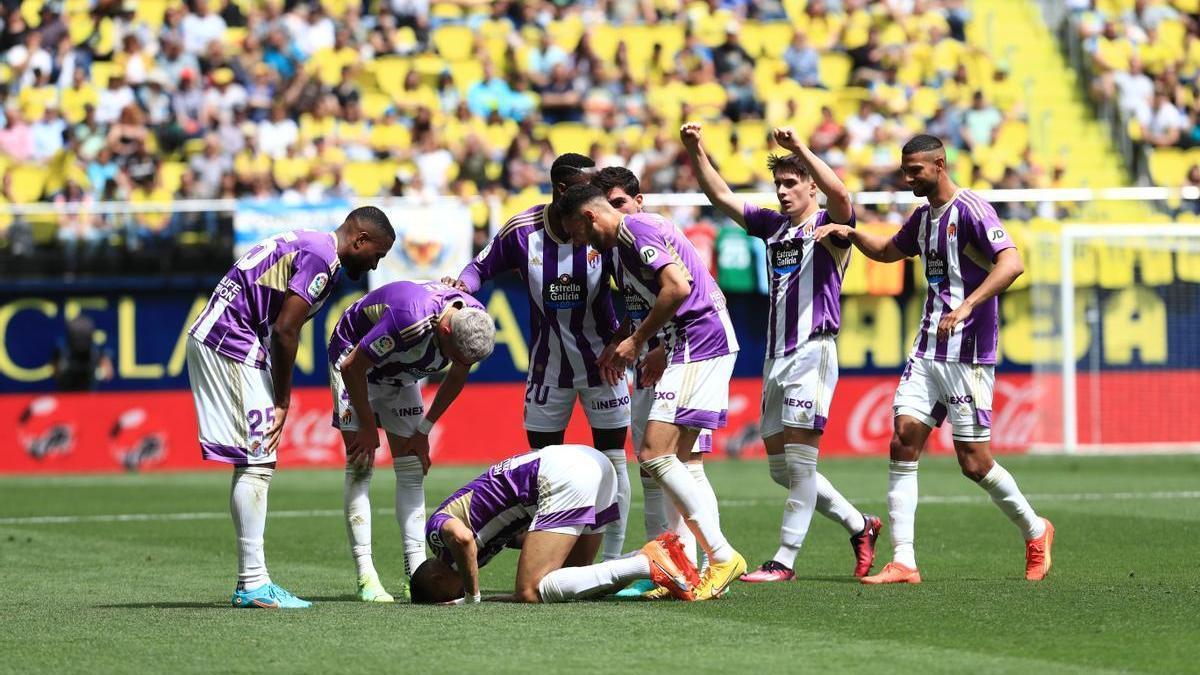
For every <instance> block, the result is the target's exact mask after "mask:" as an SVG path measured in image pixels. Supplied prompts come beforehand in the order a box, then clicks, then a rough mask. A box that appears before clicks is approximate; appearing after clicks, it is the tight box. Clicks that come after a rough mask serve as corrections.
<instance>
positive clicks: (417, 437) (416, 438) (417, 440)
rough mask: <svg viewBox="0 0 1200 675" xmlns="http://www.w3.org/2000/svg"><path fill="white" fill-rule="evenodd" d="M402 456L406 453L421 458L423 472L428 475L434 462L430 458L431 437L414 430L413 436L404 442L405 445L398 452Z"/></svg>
mask: <svg viewBox="0 0 1200 675" xmlns="http://www.w3.org/2000/svg"><path fill="white" fill-rule="evenodd" d="M398 454H399V455H400V456H401V457H403V456H405V455H413V456H415V457H416V458H417V459H419V460H421V473H422V474H424V475H426V476H428V475H429V467H431V466H433V462H432V461H431V460H430V459H429V437H428V436H426V435H425V434H423V433H421V432H419V431H414V432H413V435H412V436H409V437H408V440H407V441H405V442H404V447H402V448H400V452H399V453H398Z"/></svg>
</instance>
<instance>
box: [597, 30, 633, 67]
mask: <svg viewBox="0 0 1200 675" xmlns="http://www.w3.org/2000/svg"><path fill="white" fill-rule="evenodd" d="M624 29H625V27H624V26H613V25H611V24H601V25H599V26H596V27H595V28H594V29H592V34H591V46H592V52H593V53H594V54H595V55H596V58H598V59H600V60H601V61H603V62H605V63H611V62H612V60H613V58H614V57H615V56H616V53H617V44H618V43H620V42H621V40H622V31H623V30H624Z"/></svg>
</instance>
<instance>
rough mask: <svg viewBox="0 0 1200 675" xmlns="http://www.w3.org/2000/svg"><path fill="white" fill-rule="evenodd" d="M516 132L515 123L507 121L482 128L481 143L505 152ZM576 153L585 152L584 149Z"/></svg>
mask: <svg viewBox="0 0 1200 675" xmlns="http://www.w3.org/2000/svg"><path fill="white" fill-rule="evenodd" d="M517 131H518V127H517V123H516V122H513V121H512V120H508V121H506V122H504V123H503V124H489V125H487V126H486V127H484V128H483V133H482V134H481V135H482V136H483V142H484V143H485V144H486V145H487V146H488V147H490V148H496V149H498V150H507V149H508V146H510V145H512V142H513V138H515V137H516V135H517ZM578 152H587V150H586V148H585V149H584V150H580V151H578Z"/></svg>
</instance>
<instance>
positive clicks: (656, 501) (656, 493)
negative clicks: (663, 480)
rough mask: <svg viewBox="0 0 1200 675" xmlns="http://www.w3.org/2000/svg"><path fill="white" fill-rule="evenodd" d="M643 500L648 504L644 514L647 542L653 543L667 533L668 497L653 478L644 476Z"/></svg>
mask: <svg viewBox="0 0 1200 675" xmlns="http://www.w3.org/2000/svg"><path fill="white" fill-rule="evenodd" d="M639 473H640V472H639ZM642 498H643V499H644V500H645V502H646V504H645V509H644V511H643V513H642V518H643V519H644V520H645V523H646V541H651V540H653V539H656V538H658V535H660V534H662V533H663V532H666V531H667V504H666V502H667V499H666V495H664V494H663V491H662V486H660V485H659V484H658V481H656V480H654V477H653V476H646V475H644V474H643V475H642Z"/></svg>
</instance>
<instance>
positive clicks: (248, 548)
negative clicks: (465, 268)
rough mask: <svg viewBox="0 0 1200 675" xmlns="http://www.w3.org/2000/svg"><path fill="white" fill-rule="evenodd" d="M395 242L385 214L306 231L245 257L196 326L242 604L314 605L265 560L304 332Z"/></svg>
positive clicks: (195, 371)
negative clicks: (347, 282)
mask: <svg viewBox="0 0 1200 675" xmlns="http://www.w3.org/2000/svg"><path fill="white" fill-rule="evenodd" d="M395 240H396V233H395V231H394V230H392V224H391V223H390V222H388V219H387V216H386V215H384V213H383V211H380V210H379V209H377V208H375V207H373V206H364V207H362V208H358V209H355V210H353V211H351V212H350V215H348V216H347V217H346V220H345V221H344V222H343V223H342V224H341V226H339V227H338V229H337V230H336V231H335V232H312V231H306V230H298V231H295V232H284V233H283V234H280V235H278V236H275V237H272V238H270V239H267V240H265V241H263V242H261V243H259V244H258V245H256V246H255V247H254V248H252V249H250V250H249V251H248V252H247V253H246V254H245V255H243V256H242V257H241V258H240V259H239V260H238V261H237V262H236V263H234V265H233V268H232V269H230V270H229V273H228V274H226V275H225V277H224V278H223V279H221V281H220V282H219V283H218V284H217V288H216V290H215V291H213V295H212V298H210V299H209V301H208V304H207V305H206V306H205V307H204V311H202V312H201V313H200V316H198V317H197V318H196V321H195V323H193V324H192V326H191V328H189V329H188V334H189V336H190V338H189V340H188V344H187V363H188V379H189V380H191V386H192V395H193V396H194V397H195V400H196V417H197V418H198V420H199V427H200V449H201V451H202V453H203V456H204V459H208V460H213V461H217V462H225V463H228V464H232V465H233V485H232V488H231V494H230V498H229V507H230V511H231V512H232V515H233V526H234V529H235V530H236V531H237V537H238V580H237V587H236V589H235V590H234V593H233V600H232V601H233V606H234V607H273V608H296V607H308V606H309V605H310V603H308V602H306V601H304V600H300V599H299V598H297V597H296V596H294V595H292V594H291V593H289V592H288V591H286V590H284V589H283V588H281V587H279V586H277V585H276V584H274V583H272V582H271V577H270V575H268V574H267V564H266V560H265V558H264V556H263V531H264V530H265V529H266V524H267V490H268V488H269V487H270V484H271V476H272V475H274V473H275V459H276V457H275V451H276V449H277V448H278V445H279V438H280V434H281V433H282V431H283V424H284V420H286V419H287V413H288V404H289V402H290V399H291V391H292V366H293V365H294V364H295V362H296V349H297V347H298V346H299V344H300V327H301V326H302V325H303V324H304V322H305V321H307V320H308V319H309V318H311V317H312V316H313V315H314V314H316V313H317V310H318V309H320V307H321V305H323V304H324V303H325V301H326V300H327V299H328V298H329V296H330V294H331V293H332V290H333V286H334V285H335V284H336V282H337V279H338V275H339V274H340V273H341V272H342V271H343V270H344V271H345V273H346V275H347V276H349V277H350V278H351V279H358V278H360V277H361V276H362V274H363V273H365V272H367V271H368V270H373V269H375V267H376V266H377V265H378V264H379V260H380V259H381V258H383V256H385V255H387V252H388V250H389V249H391V247H392V244H393V243H394V242H395Z"/></svg>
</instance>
